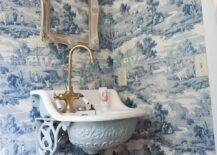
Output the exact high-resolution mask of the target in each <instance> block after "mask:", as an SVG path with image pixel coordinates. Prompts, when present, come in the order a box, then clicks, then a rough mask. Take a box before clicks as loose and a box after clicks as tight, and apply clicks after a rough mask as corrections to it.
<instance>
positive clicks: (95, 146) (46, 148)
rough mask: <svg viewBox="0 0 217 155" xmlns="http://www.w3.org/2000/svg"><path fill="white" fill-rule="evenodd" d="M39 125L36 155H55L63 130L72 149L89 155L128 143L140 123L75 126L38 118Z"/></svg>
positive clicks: (128, 121)
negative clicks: (72, 146)
mask: <svg viewBox="0 0 217 155" xmlns="http://www.w3.org/2000/svg"><path fill="white" fill-rule="evenodd" d="M36 122H37V123H36V126H37V140H38V142H37V154H40V155H45V154H54V153H55V152H56V149H57V146H58V142H59V138H60V136H61V134H60V131H61V130H63V131H64V132H65V133H68V137H69V140H70V142H71V143H72V144H73V145H75V146H77V147H80V148H81V149H82V150H83V151H84V152H86V153H88V154H97V153H98V152H99V151H100V150H104V149H108V148H110V147H113V146H116V145H119V144H121V143H124V142H125V141H127V140H128V139H129V138H130V137H131V135H132V134H133V132H134V130H135V127H136V123H137V119H136V118H131V119H123V120H116V121H107V122H89V123H84V122H83V123H78V122H77V123H72V122H58V121H55V120H52V119H49V118H38V119H37V120H36Z"/></svg>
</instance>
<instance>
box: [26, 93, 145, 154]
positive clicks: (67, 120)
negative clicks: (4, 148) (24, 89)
mask: <svg viewBox="0 0 217 155" xmlns="http://www.w3.org/2000/svg"><path fill="white" fill-rule="evenodd" d="M62 92H64V91H61V90H59V91H58V90H52V91H46V90H34V91H31V93H30V94H31V96H32V97H33V104H34V106H37V107H38V108H39V111H40V114H41V118H38V119H37V120H38V121H39V122H40V123H38V148H37V150H38V152H39V154H46V153H49V154H53V153H55V151H56V148H57V145H58V144H57V143H58V137H59V136H58V134H59V131H60V128H62V129H63V130H65V131H66V132H67V133H68V137H69V140H70V142H71V143H72V144H73V145H76V146H78V147H80V148H82V149H83V150H84V151H85V152H86V153H88V154H96V153H98V152H99V151H100V150H103V149H107V148H110V147H113V146H116V145H119V144H121V143H123V142H125V141H127V140H128V139H129V138H130V137H131V136H132V134H133V132H134V130H135V127H136V124H137V119H138V118H140V117H143V116H145V115H148V114H149V111H148V110H147V111H145V110H141V109H138V108H128V107H127V106H125V105H124V104H123V103H122V101H121V100H120V98H119V96H118V93H117V92H116V91H115V90H113V89H109V90H108V94H109V104H110V105H109V108H108V109H107V110H103V108H102V107H101V104H100V93H99V91H98V90H79V91H75V92H78V93H81V94H83V95H84V97H85V99H86V100H88V101H89V102H90V103H91V104H92V105H93V106H94V108H95V113H94V114H91V113H90V114H88V115H82V114H77V113H59V112H58V111H57V110H56V108H55V106H54V104H53V94H54V93H62ZM55 122H59V124H58V125H56V126H55V125H54V124H55ZM51 131H52V132H53V135H52V136H53V137H49V136H51Z"/></svg>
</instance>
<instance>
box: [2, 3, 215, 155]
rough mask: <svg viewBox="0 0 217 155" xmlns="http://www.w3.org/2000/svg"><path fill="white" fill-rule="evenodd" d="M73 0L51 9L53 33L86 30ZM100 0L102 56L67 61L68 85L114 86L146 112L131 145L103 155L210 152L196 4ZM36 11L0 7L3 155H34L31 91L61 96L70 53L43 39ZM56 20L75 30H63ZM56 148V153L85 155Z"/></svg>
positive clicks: (68, 148)
mask: <svg viewBox="0 0 217 155" xmlns="http://www.w3.org/2000/svg"><path fill="white" fill-rule="evenodd" d="M70 2H71V1H70ZM70 2H69V1H68V0H55V1H53V2H52V3H53V4H54V3H55V7H54V8H53V9H51V13H52V28H53V29H54V30H59V31H60V32H61V33H67V34H68V33H70V34H80V33H85V32H87V22H88V21H87V20H88V18H87V14H86V13H85V11H83V10H86V9H85V7H87V4H86V3H85V1H84V0H76V1H75V3H73V5H72V4H71V3H70ZM99 3H100V20H99V37H100V51H99V52H94V58H95V63H94V64H93V65H89V64H88V63H87V58H88V57H87V55H86V53H85V52H84V53H83V52H81V53H79V54H76V55H74V69H73V85H74V87H75V88H80V89H98V88H99V87H101V86H107V87H108V88H114V89H116V90H117V91H118V92H119V95H120V96H121V99H122V101H123V102H124V103H125V104H126V105H127V106H129V107H131V108H135V107H138V108H142V109H144V110H146V109H151V111H152V114H151V115H150V116H149V117H146V118H143V119H141V120H140V121H139V122H138V126H137V128H136V131H135V133H134V135H133V137H132V138H131V140H129V141H128V142H127V143H126V144H123V145H120V146H117V147H115V148H111V149H109V150H107V151H105V154H108V155H109V154H114V155H125V154H130V155H137V154H145V155H182V154H200V155H206V154H207V155H215V148H214V134H213V127H212V114H211V101H210V94H209V83H208V77H207V76H206V77H197V76H196V73H195V64H194V59H195V56H197V55H199V54H205V53H206V49H205V40H204V30H203V19H202V6H201V2H200V0H161V1H160V0H100V1H99ZM78 5H79V7H78ZM80 5H81V8H80ZM55 8H57V10H58V9H59V10H62V11H61V12H62V13H60V14H59V13H58V11H57V10H56V9H55ZM55 10H56V11H55ZM40 13H41V12H40V1H39V0H29V1H24V0H8V1H4V0H0V49H1V50H0V88H1V89H0V135H1V136H0V154H1V152H3V151H4V152H6V153H7V154H9V155H15V154H20V155H32V154H36V152H35V149H36V148H35V143H36V141H35V138H34V135H35V125H34V120H35V118H37V117H40V113H39V111H38V108H37V106H35V107H32V105H31V98H30V96H29V92H30V91H31V90H35V89H61V88H62V89H65V84H66V63H67V54H68V50H69V49H68V48H67V47H66V46H64V45H54V44H45V43H42V42H41V41H40V37H39V34H40ZM71 15H72V16H71ZM62 17H64V18H62ZM69 17H70V20H69ZM71 18H72V20H71ZM63 20H66V23H67V21H68V22H69V21H70V22H72V23H67V24H66V25H64V26H67V27H64V26H61V23H62V22H63ZM83 23H84V24H83ZM85 24H86V25H85ZM56 28H57V29H56ZM75 57H76V59H75ZM120 68H121V69H125V70H126V71H127V85H120V84H119V83H118V79H119V70H120ZM62 143H63V144H62V145H60V146H59V152H64V151H65V152H73V153H74V154H79V155H82V154H84V153H83V152H82V151H81V150H80V149H79V148H76V147H74V146H71V145H70V144H68V145H66V144H65V143H64V142H62Z"/></svg>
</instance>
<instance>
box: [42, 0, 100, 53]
mask: <svg viewBox="0 0 217 155" xmlns="http://www.w3.org/2000/svg"><path fill="white" fill-rule="evenodd" d="M63 2H67V3H70V4H64V5H63V4H62V3H63ZM75 2H77V1H76V0H41V9H42V12H41V13H42V15H41V38H42V41H47V42H49V43H55V44H58V43H60V44H65V45H67V46H69V47H70V48H71V47H73V46H74V45H76V44H84V45H87V46H88V47H90V48H91V49H93V50H97V49H99V38H98V18H99V4H98V0H87V2H88V4H87V3H85V1H84V2H79V3H82V4H84V5H86V6H84V7H83V8H86V10H85V9H83V10H82V8H81V7H80V5H81V4H77V5H79V6H77V10H76V11H77V12H76V11H72V8H71V4H72V5H73V4H75ZM53 5H56V6H57V7H56V8H59V10H56V11H55V8H54V7H55V6H53ZM61 11H62V15H61ZM76 13H77V14H76ZM75 17H76V18H78V20H77V21H79V22H80V27H82V28H80V27H79V26H78V25H79V24H75V23H73V21H74V20H76V19H74V18H75ZM82 17H86V18H85V19H82ZM58 18H59V19H58ZM62 18H64V19H62ZM60 21H61V22H60ZM55 24H56V25H55ZM58 24H59V25H58ZM85 24H86V27H85Z"/></svg>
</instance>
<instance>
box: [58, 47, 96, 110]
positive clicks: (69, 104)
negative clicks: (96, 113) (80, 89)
mask: <svg viewBox="0 0 217 155" xmlns="http://www.w3.org/2000/svg"><path fill="white" fill-rule="evenodd" d="M77 48H83V49H86V50H87V51H88V53H89V57H90V63H93V54H92V52H91V49H90V48H89V47H87V46H85V45H80V44H79V45H76V46H74V47H73V48H72V49H71V50H70V51H69V59H68V86H67V90H66V91H65V92H64V93H62V94H59V95H56V94H54V98H55V99H59V100H63V101H65V103H66V107H65V108H64V109H63V110H62V112H63V113H65V112H69V113H70V112H75V109H74V108H73V103H74V101H75V100H77V99H79V98H81V97H83V94H80V93H75V92H74V91H73V87H72V80H71V77H72V55H73V53H74V51H75V50H76V49H77Z"/></svg>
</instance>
